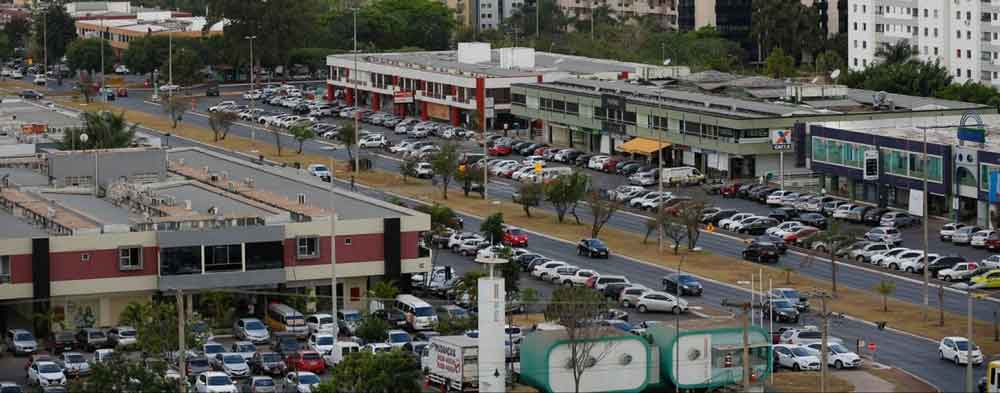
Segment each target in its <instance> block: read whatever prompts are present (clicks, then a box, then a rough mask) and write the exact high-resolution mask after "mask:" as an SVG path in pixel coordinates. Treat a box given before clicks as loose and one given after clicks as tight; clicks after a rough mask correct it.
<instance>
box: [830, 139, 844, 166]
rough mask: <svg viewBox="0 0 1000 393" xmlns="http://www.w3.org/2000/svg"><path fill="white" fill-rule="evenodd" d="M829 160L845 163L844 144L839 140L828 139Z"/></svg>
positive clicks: (834, 162)
mask: <svg viewBox="0 0 1000 393" xmlns="http://www.w3.org/2000/svg"><path fill="white" fill-rule="evenodd" d="M826 154H827V161H829V162H831V163H833V164H843V163H844V144H843V143H841V142H837V141H827V153H826Z"/></svg>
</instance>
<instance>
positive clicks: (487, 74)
mask: <svg viewBox="0 0 1000 393" xmlns="http://www.w3.org/2000/svg"><path fill="white" fill-rule="evenodd" d="M355 60H356V61H355ZM326 63H327V65H328V66H329V67H330V74H329V75H330V79H328V80H327V98H328V99H333V98H334V97H335V96H338V95H340V94H343V96H344V98H345V99H346V101H347V102H348V103H349V104H352V105H362V106H370V107H371V108H373V109H377V110H381V111H386V112H393V113H396V114H399V115H407V116H418V117H420V118H422V119H425V120H428V119H438V120H443V121H447V122H449V123H451V124H453V125H456V126H458V125H465V126H467V127H471V126H472V125H473V124H484V123H485V125H486V127H487V128H496V129H503V128H504V127H505V126H506V127H508V128H510V129H514V128H516V126H515V122H516V121H517V119H514V118H513V117H511V116H510V108H511V95H510V86H511V85H513V84H516V83H533V82H548V81H553V80H559V79H563V78H567V77H573V76H579V77H587V78H600V79H621V78H635V77H644V78H647V77H659V76H667V75H681V74H686V73H687V68H686V67H659V66H651V65H647V64H638V63H626V62H618V61H612V60H602V59H591V58H586V57H580V56H570V55H561V54H555V53H547V52H538V51H535V50H534V49H532V48H500V49H493V48H491V47H490V44H488V43H459V44H458V49H457V50H451V51H438V52H408V53H362V54H357V55H356V56H355V55H353V54H346V55H331V56H328V57H327V59H326ZM355 87H356V88H357V93H356V94H355ZM473 128H479V127H473Z"/></svg>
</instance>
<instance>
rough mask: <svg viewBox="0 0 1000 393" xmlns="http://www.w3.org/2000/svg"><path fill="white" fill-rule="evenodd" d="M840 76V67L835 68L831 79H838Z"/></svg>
mask: <svg viewBox="0 0 1000 393" xmlns="http://www.w3.org/2000/svg"><path fill="white" fill-rule="evenodd" d="M838 76H840V69H839V68H838V69H836V70H833V72H831V73H830V79H833V80H837V77H838Z"/></svg>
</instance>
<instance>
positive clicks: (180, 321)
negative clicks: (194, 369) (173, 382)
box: [174, 289, 187, 393]
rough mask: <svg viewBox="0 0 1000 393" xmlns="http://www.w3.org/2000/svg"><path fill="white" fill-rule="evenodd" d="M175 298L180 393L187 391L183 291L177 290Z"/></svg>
mask: <svg viewBox="0 0 1000 393" xmlns="http://www.w3.org/2000/svg"><path fill="white" fill-rule="evenodd" d="M174 296H175V297H176V298H177V342H178V343H180V348H178V349H179V350H180V351H179V353H180V354H179V355H178V356H177V359H178V360H177V370H178V372H179V373H180V374H181V378H180V381H181V382H180V388H181V393H185V392H186V391H187V384H186V383H184V382H185V381H187V375H186V374H187V361H186V360H185V359H184V358H185V357H186V353H187V340H186V339H187V335H186V334H185V333H186V332H185V329H184V294H183V291H182V290H180V289H178V290H177V292H176V293H175V294H174Z"/></svg>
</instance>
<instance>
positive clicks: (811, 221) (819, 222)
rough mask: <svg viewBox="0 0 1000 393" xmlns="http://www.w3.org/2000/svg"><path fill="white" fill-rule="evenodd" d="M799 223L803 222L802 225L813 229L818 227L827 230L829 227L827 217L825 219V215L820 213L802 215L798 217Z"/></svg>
mask: <svg viewBox="0 0 1000 393" xmlns="http://www.w3.org/2000/svg"><path fill="white" fill-rule="evenodd" d="M798 221H799V222H801V223H802V224H805V225H808V226H811V227H816V228H819V229H826V226H827V221H826V217H823V215H822V214H819V213H803V214H800V215H799V217H798Z"/></svg>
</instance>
